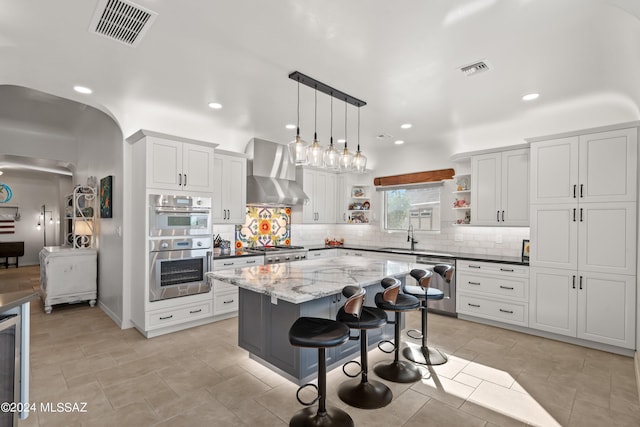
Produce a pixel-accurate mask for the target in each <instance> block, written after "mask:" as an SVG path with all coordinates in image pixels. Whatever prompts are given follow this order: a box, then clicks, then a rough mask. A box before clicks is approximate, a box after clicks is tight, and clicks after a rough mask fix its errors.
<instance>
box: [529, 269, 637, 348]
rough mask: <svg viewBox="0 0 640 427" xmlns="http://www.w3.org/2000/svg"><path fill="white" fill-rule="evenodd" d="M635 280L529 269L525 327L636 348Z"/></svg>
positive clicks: (604, 275) (585, 273)
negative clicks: (527, 309) (527, 310)
mask: <svg viewBox="0 0 640 427" xmlns="http://www.w3.org/2000/svg"><path fill="white" fill-rule="evenodd" d="M635 301H636V289H635V276H626V275H621V274H607V273H594V272H584V271H573V270H563V269H552V268H537V267H532V268H531V291H530V310H529V313H530V314H529V326H530V327H531V328H534V329H539V330H543V331H548V332H553V333H556V334H560V335H567V336H571V337H577V338H581V339H585V340H590V341H596V342H600V343H604V344H609V345H613V346H617V347H623V348H629V349H633V348H635Z"/></svg>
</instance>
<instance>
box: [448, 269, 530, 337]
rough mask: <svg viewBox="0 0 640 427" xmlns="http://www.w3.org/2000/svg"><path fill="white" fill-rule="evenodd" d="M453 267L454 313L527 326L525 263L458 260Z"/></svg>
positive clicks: (527, 291)
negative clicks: (455, 273) (454, 271)
mask: <svg viewBox="0 0 640 427" xmlns="http://www.w3.org/2000/svg"><path fill="white" fill-rule="evenodd" d="M456 267H457V270H458V273H457V278H456V283H457V300H456V301H457V307H456V309H457V311H458V313H460V314H466V315H469V316H475V317H481V318H484V319H489V320H495V321H498V322H504V323H511V324H514V325H519V326H528V323H529V313H528V310H529V267H528V266H524V265H516V264H502V263H489V262H476V261H466V260H458V261H457V262H456Z"/></svg>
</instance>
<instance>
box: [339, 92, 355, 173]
mask: <svg viewBox="0 0 640 427" xmlns="http://www.w3.org/2000/svg"><path fill="white" fill-rule="evenodd" d="M352 163H353V154H351V153H350V152H349V149H348V148H347V100H346V99H345V100H344V150H342V153H340V157H339V159H338V164H339V165H340V170H341V171H343V172H348V171H350V170H352V169H351V167H352Z"/></svg>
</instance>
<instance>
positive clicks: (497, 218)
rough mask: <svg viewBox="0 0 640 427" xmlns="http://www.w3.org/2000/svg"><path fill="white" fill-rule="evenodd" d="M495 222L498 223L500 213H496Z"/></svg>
mask: <svg viewBox="0 0 640 427" xmlns="http://www.w3.org/2000/svg"><path fill="white" fill-rule="evenodd" d="M496 221H497V222H500V211H496Z"/></svg>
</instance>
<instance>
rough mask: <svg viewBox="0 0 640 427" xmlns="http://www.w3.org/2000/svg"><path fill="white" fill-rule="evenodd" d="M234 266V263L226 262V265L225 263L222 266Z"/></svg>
mask: <svg viewBox="0 0 640 427" xmlns="http://www.w3.org/2000/svg"><path fill="white" fill-rule="evenodd" d="M233 264H234V263H233V262H225V263H224V264H222V265H233Z"/></svg>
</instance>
